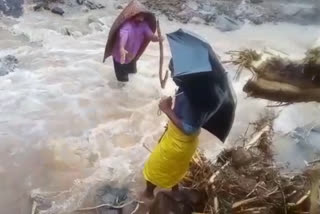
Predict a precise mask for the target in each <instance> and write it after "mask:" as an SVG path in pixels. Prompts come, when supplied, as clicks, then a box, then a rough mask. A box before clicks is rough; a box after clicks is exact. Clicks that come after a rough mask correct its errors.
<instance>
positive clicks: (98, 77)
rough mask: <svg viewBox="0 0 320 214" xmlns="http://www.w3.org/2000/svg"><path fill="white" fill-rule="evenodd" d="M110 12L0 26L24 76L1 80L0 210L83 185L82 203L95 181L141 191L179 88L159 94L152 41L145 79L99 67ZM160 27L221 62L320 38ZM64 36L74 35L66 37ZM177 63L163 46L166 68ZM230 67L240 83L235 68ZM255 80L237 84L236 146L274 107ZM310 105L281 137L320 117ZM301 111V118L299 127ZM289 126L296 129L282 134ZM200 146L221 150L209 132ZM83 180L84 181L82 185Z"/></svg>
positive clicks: (295, 29)
mask: <svg viewBox="0 0 320 214" xmlns="http://www.w3.org/2000/svg"><path fill="white" fill-rule="evenodd" d="M112 8H113V5H112V3H110V5H109V6H107V8H106V9H105V10H100V11H93V12H89V13H83V12H81V11H78V12H73V13H72V15H71V14H68V13H67V14H66V16H65V17H64V18H62V17H59V16H56V15H54V14H50V13H47V12H45V11H42V12H39V13H33V12H31V11H28V10H27V11H26V13H25V14H24V16H23V17H22V18H21V19H19V20H14V21H12V20H8V19H1V21H0V26H1V27H0V37H1V40H0V57H2V56H5V55H7V54H12V55H14V56H16V57H17V58H18V60H19V67H18V69H17V70H16V72H14V73H10V74H9V75H6V76H3V77H0V91H1V93H0V142H1V143H0V175H1V176H0V189H1V191H0V212H1V213H12V214H19V213H21V214H24V213H30V210H31V208H30V201H29V194H30V191H31V190H32V189H35V188H40V189H41V190H42V191H58V190H65V189H68V188H70V187H71V186H73V185H78V186H79V188H78V189H77V191H76V192H77V194H75V196H74V197H75V198H76V200H75V201H77V202H81V201H82V200H83V199H84V198H85V196H86V194H87V192H88V191H89V188H90V187H91V186H93V185H94V184H98V183H101V182H108V183H110V184H114V185H118V186H122V185H124V186H130V187H137V186H141V185H142V184H143V180H142V176H141V169H142V166H143V163H144V161H145V159H146V158H147V156H148V151H147V150H146V149H145V148H144V147H143V145H144V144H146V145H147V147H149V148H151V149H152V148H153V146H154V145H155V144H156V142H157V140H158V138H159V136H160V135H161V133H162V131H163V126H164V125H165V123H166V120H167V119H166V118H165V117H164V116H163V115H161V116H158V115H157V111H158V108H157V103H158V100H159V98H160V97H161V96H163V95H171V94H173V93H174V90H175V87H174V84H173V83H172V82H169V83H168V86H167V88H166V90H164V91H162V90H161V89H160V87H159V83H158V77H157V70H158V68H157V65H158V45H157V44H151V45H150V46H149V48H148V50H147V51H146V53H145V55H144V56H143V57H142V59H141V60H140V62H139V64H138V69H139V72H138V74H136V75H134V76H130V82H129V83H128V84H127V85H125V86H124V87H119V85H118V84H117V82H116V80H115V77H114V73H113V68H112V63H111V60H107V62H106V63H105V64H102V63H101V59H102V55H103V49H104V45H105V41H106V38H107V32H108V30H109V27H110V25H111V23H112V20H113V19H114V17H115V14H116V13H117V11H115V10H114V9H112ZM161 25H162V28H163V32H170V31H173V30H176V29H177V28H179V27H181V26H182V27H185V28H188V29H190V30H193V31H195V32H197V33H199V34H201V35H202V36H203V37H205V38H206V39H207V40H208V41H209V42H210V43H211V44H212V45H213V46H214V47H215V49H216V51H217V52H218V53H219V54H220V56H221V57H222V58H225V57H226V56H225V54H224V52H226V51H228V50H234V49H239V48H241V47H248V48H256V49H263V48H265V47H268V48H273V49H277V50H281V51H284V52H286V53H288V54H289V55H290V57H293V58H296V57H300V56H302V55H303V53H304V52H305V50H306V49H307V48H308V47H310V46H312V44H313V43H314V41H315V40H316V39H317V37H318V35H320V30H319V28H317V27H312V26H309V27H303V26H295V25H288V24H278V25H270V24H268V25H262V26H249V25H248V26H245V27H243V28H242V29H241V30H239V31H235V32H229V33H221V32H219V31H217V30H215V29H214V28H213V27H208V26H195V25H181V24H178V23H173V22H168V21H166V20H165V19H162V18H161ZM66 29H68V31H69V32H70V33H71V34H72V36H67V35H65V32H66ZM302 32H303V33H302ZM169 56H170V53H169V49H168V44H167V43H165V63H167V62H168V60H169ZM227 69H228V70H229V71H230V78H232V76H233V70H234V68H233V67H231V66H227ZM248 77H249V76H247V75H244V76H243V77H242V79H241V80H240V81H239V82H234V87H235V90H236V93H237V95H238V108H237V116H236V121H235V124H234V127H233V130H232V133H231V135H230V138H229V141H228V143H227V144H229V145H232V144H233V143H234V142H235V140H236V139H238V137H239V136H240V135H241V134H242V133H244V131H245V130H246V129H247V126H248V124H249V122H253V121H255V120H256V119H257V118H258V117H259V115H260V114H261V113H262V112H263V111H264V108H265V106H266V104H268V103H267V102H266V101H261V100H253V99H247V98H246V97H245V95H244V94H243V93H242V91H241V87H242V85H243V83H244V81H245V80H246V78H248ZM308 106H311V107H310V108H312V109H314V110H313V111H311V110H310V108H307V107H305V106H304V105H302V106H300V107H299V106H292V107H290V108H292V109H293V110H292V113H291V114H284V116H283V118H280V119H279V121H278V122H277V124H278V126H277V127H278V129H277V131H278V133H279V136H280V137H281V136H282V135H283V134H287V133H288V131H289V132H290V131H292V130H293V129H294V128H295V127H297V126H298V125H301V124H302V123H306V121H307V120H310V119H314V118H315V116H314V115H319V109H318V107H317V105H316V104H308ZM297 114H299V115H300V120H292V118H293V117H296V115H297ZM286 115H287V116H286ZM288 124H290V128H291V129H284V127H287V126H288ZM281 139H283V138H282V137H281ZM282 145H284V144H282ZM290 146H291V144H290V143H286V144H285V146H284V147H281V148H279V150H281V151H279V153H281V152H282V151H290V149H289V148H290ZM201 147H202V148H204V149H206V152H207V154H208V155H209V156H210V157H214V156H215V155H216V154H217V153H218V152H219V151H220V149H221V148H222V145H221V144H220V143H219V142H217V140H215V139H214V138H213V137H212V136H210V135H209V134H208V133H205V132H203V133H202V135H201ZM297 152H300V150H297ZM281 157H283V156H281ZM292 158H293V157H291V156H290V158H288V159H289V160H290V159H292ZM79 180H80V181H81V182H82V183H81V182H80V184H79V182H76V184H75V181H79ZM81 185H82V186H81ZM80 187H81V188H80ZM57 204H59V205H61V207H60V208H59V209H58V208H57V211H56V213H63V212H65V213H68V212H70V211H71V210H73V209H74V208H75V207H76V206H77V203H75V202H74V201H73V202H72V201H71V202H70V201H67V200H61V201H57Z"/></svg>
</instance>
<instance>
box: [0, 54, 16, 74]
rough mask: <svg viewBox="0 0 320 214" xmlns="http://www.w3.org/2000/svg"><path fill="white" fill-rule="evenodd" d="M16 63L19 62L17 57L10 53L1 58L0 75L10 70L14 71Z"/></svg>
mask: <svg viewBox="0 0 320 214" xmlns="http://www.w3.org/2000/svg"><path fill="white" fill-rule="evenodd" d="M18 63H19V61H18V59H17V58H16V57H15V56H12V55H8V56H6V57H4V58H1V59H0V76H4V75H7V74H9V73H11V72H14V70H15V69H16V67H17V64H18Z"/></svg>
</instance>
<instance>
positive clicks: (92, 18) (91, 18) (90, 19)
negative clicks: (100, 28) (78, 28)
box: [88, 15, 104, 25]
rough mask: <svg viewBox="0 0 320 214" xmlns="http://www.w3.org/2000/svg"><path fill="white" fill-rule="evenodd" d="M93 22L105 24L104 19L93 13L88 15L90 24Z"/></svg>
mask: <svg viewBox="0 0 320 214" xmlns="http://www.w3.org/2000/svg"><path fill="white" fill-rule="evenodd" d="M91 23H98V24H99V25H104V23H103V22H102V21H100V20H99V19H98V18H97V17H95V16H93V15H91V16H89V17H88V24H91Z"/></svg>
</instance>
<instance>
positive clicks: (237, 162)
mask: <svg viewBox="0 0 320 214" xmlns="http://www.w3.org/2000/svg"><path fill="white" fill-rule="evenodd" d="M231 157H232V165H233V166H236V167H241V166H245V165H247V164H249V163H250V162H251V161H252V155H251V154H250V152H249V151H247V150H245V149H244V148H237V149H235V150H233V151H232V153H231Z"/></svg>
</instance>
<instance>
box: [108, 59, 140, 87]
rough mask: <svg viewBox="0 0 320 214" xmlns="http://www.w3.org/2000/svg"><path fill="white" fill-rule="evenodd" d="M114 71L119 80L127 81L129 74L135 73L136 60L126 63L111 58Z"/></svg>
mask: <svg viewBox="0 0 320 214" xmlns="http://www.w3.org/2000/svg"><path fill="white" fill-rule="evenodd" d="M113 65H114V71H115V73H116V78H117V80H118V81H119V82H128V81H129V74H135V73H137V62H136V60H133V61H131V62H130V63H128V64H120V63H119V62H117V61H115V60H114V59H113Z"/></svg>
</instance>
